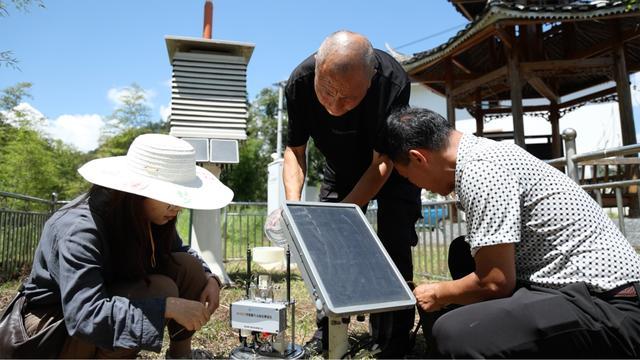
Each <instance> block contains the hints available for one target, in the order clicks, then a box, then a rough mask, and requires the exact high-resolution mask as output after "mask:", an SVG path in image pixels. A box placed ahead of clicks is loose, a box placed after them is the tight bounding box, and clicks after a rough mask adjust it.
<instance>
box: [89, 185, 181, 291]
mask: <svg viewBox="0 0 640 360" xmlns="http://www.w3.org/2000/svg"><path fill="white" fill-rule="evenodd" d="M103 192H106V193H107V194H108V196H107V198H106V201H105V202H104V203H103V204H104V208H103V209H100V210H101V211H100V212H101V213H102V214H103V216H104V221H105V224H104V226H105V234H106V235H107V237H108V239H107V243H108V244H109V245H110V247H111V249H110V250H111V251H110V252H111V259H110V260H109V261H111V265H112V269H113V271H114V280H115V281H123V280H124V281H137V280H141V279H144V280H145V281H148V280H147V275H148V274H149V273H150V272H153V268H152V266H151V256H152V248H151V241H152V237H151V236H152V235H151V234H150V233H149V230H151V232H152V234H153V239H154V240H155V259H156V261H157V265H156V266H162V264H163V263H165V262H166V261H169V259H171V248H172V245H173V244H174V242H175V241H176V237H177V232H176V219H175V218H174V219H172V220H171V221H169V222H167V223H166V224H164V225H154V224H150V225H149V221H148V220H147V219H146V218H145V217H144V207H143V201H144V200H145V197H143V196H140V195H136V194H131V193H127V192H123V191H118V190H113V189H108V188H104V187H102V186H99V185H93V186H92V187H91V189H90V190H89V193H88V196H89V198H91V197H93V196H96V195H97V194H98V193H103Z"/></svg>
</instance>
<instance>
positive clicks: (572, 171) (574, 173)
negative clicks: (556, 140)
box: [562, 128, 580, 183]
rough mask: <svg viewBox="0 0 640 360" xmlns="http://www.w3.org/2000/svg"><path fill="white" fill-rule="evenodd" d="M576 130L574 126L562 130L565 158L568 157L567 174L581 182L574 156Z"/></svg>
mask: <svg viewBox="0 0 640 360" xmlns="http://www.w3.org/2000/svg"><path fill="white" fill-rule="evenodd" d="M576 136H577V134H576V131H575V130H574V129H572V128H568V129H565V130H564V131H563V132H562V138H563V139H564V148H565V158H566V159H567V176H569V177H570V178H571V179H573V181H575V182H576V183H580V179H578V167H577V166H576V163H575V160H574V158H573V157H574V156H575V155H576Z"/></svg>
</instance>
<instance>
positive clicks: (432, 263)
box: [0, 130, 640, 280]
mask: <svg viewBox="0 0 640 360" xmlns="http://www.w3.org/2000/svg"><path fill="white" fill-rule="evenodd" d="M572 135H573V136H572ZM563 137H564V140H565V148H566V149H567V150H566V154H567V156H566V157H564V158H559V159H553V160H550V161H548V163H549V164H551V165H554V166H557V167H565V166H566V168H567V170H566V171H567V173H568V175H569V176H570V177H571V178H573V179H574V180H576V181H578V175H577V173H578V167H579V163H580V162H581V161H588V160H592V159H604V158H608V157H611V156H624V155H630V154H637V153H638V152H640V145H638V144H635V145H629V146H623V147H618V148H613V149H607V150H600V151H595V152H589V153H584V154H579V155H577V154H576V153H575V142H572V140H574V139H575V132H573V133H572V132H571V131H567V130H565V132H564V133H563ZM638 185H640V179H629V180H624V181H617V182H608V183H600V184H589V185H583V188H584V189H585V190H586V191H588V192H591V193H592V194H593V196H594V198H595V199H596V201H598V202H599V203H600V205H601V206H602V201H601V196H600V194H601V192H602V190H603V189H613V190H614V191H615V194H616V203H617V214H614V215H612V217H614V218H615V217H616V216H617V222H618V226H619V228H620V230H621V231H622V233H623V234H624V235H625V236H626V237H627V238H628V239H629V240H630V241H631V243H632V244H633V245H634V246H635V247H636V248H637V249H640V219H627V218H626V216H625V215H626V214H625V207H624V206H623V202H622V196H621V189H623V188H627V187H630V186H637V187H639V188H640V186H638ZM638 193H639V195H638V208H640V191H639V192H638ZM62 203H63V202H59V201H56V199H55V197H54V198H52V199H51V200H44V199H38V198H33V197H29V196H24V195H17V194H11V193H5V192H0V280H3V279H6V278H8V277H14V276H17V275H19V274H20V273H24V272H25V269H27V270H28V268H29V267H30V266H31V262H32V260H33V253H34V251H35V248H36V245H37V242H38V239H39V237H40V233H41V231H42V227H43V225H44V222H45V221H46V219H47V218H48V217H49V216H50V214H51V212H52V211H53V210H54V209H55V208H56V207H57V206H58V205H60V204H62ZM422 214H423V219H420V220H419V221H418V222H417V223H416V232H417V234H418V244H417V246H415V247H414V248H413V263H414V272H415V273H416V274H420V275H424V276H428V277H433V278H446V277H448V276H449V275H448V268H447V256H448V247H449V244H450V243H451V241H452V240H453V239H455V238H456V237H458V236H461V235H464V234H465V233H466V225H465V224H464V222H465V215H464V213H463V212H461V211H459V210H458V209H457V208H456V206H455V202H454V201H453V200H447V201H435V202H427V203H424V204H423V205H422ZM376 215H377V209H376V207H375V205H372V206H370V208H369V209H368V211H367V213H366V216H367V219H368V220H369V222H370V223H371V224H372V226H373V228H374V229H376V228H377V224H376ZM221 216H222V219H221V220H222V221H221V226H222V229H221V233H222V240H223V259H224V261H225V262H229V261H238V260H240V261H244V260H245V259H246V254H247V249H248V248H252V247H256V246H269V245H270V243H269V241H268V240H267V239H266V237H265V236H264V233H263V227H264V222H265V219H266V216H267V203H266V202H252V203H247V202H234V203H231V204H229V205H228V206H227V207H225V208H224V209H222V211H221ZM629 224H633V225H634V226H635V227H636V229H635V232H634V229H629V228H630V226H629Z"/></svg>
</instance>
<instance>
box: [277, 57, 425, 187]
mask: <svg viewBox="0 0 640 360" xmlns="http://www.w3.org/2000/svg"><path fill="white" fill-rule="evenodd" d="M375 57H376V60H377V65H376V74H375V75H374V77H373V79H372V81H371V86H370V87H369V90H368V91H367V94H366V95H365V97H364V99H363V100H362V101H361V102H360V104H358V106H356V107H355V108H354V109H352V110H350V111H349V112H347V113H346V114H344V115H342V116H338V117H336V116H333V115H331V114H329V113H328V112H327V110H326V109H325V108H324V107H323V106H322V104H320V102H319V101H318V97H317V96H316V93H315V90H314V77H315V54H314V55H311V56H309V57H308V58H307V59H305V60H304V61H303V62H302V63H301V64H300V65H298V67H296V68H295V69H294V70H293V72H292V73H291V76H290V77H289V80H288V82H287V86H286V91H285V94H286V98H287V108H288V114H289V129H288V136H287V139H288V140H287V145H288V146H292V147H295V146H301V145H305V144H306V143H307V141H308V140H309V137H311V138H313V141H314V143H315V145H316V146H317V147H318V149H319V150H320V152H322V154H323V155H324V157H325V159H326V166H325V171H324V178H325V183H327V184H329V185H330V186H332V187H333V188H334V189H335V190H336V191H337V192H338V193H339V194H340V197H341V198H342V197H344V196H346V195H347V194H348V193H349V192H350V191H351V190H352V189H353V187H354V186H355V184H356V183H357V182H358V180H359V179H360V177H361V176H362V174H363V173H364V172H365V171H366V169H367V168H368V167H369V165H370V164H371V161H372V154H373V150H376V151H377V152H384V146H385V143H384V133H385V130H386V118H387V116H388V115H389V114H390V112H391V111H392V110H393V109H394V108H395V107H398V106H402V105H408V103H409V95H410V91H411V82H410V81H409V77H408V76H407V74H406V72H405V71H404V69H403V68H402V66H401V65H400V64H399V63H398V62H397V61H395V60H394V59H393V58H392V57H391V56H390V55H389V54H387V53H385V52H384V51H381V50H378V49H375ZM396 183H400V184H401V185H402V186H401V187H403V188H409V189H413V190H411V193H412V194H413V193H415V191H414V190H415V187H413V185H411V184H410V183H409V182H408V181H406V180H405V179H404V178H402V177H400V176H399V175H398V174H397V173H396V172H395V171H394V172H393V174H392V176H391V178H390V179H389V181H388V182H387V185H391V184H396ZM387 185H385V187H389V186H387ZM385 191H386V189H385ZM394 192H396V191H394Z"/></svg>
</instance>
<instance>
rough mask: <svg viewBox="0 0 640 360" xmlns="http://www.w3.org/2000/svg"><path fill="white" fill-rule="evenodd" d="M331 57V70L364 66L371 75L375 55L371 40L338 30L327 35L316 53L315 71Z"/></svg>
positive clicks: (347, 31)
mask: <svg viewBox="0 0 640 360" xmlns="http://www.w3.org/2000/svg"><path fill="white" fill-rule="evenodd" d="M329 59H331V60H332V62H331V65H332V70H334V71H338V72H341V73H342V72H347V71H352V70H353V69H354V68H356V67H360V66H362V67H364V69H365V70H368V72H369V73H371V75H372V76H373V73H374V71H375V67H376V57H375V53H374V51H373V46H372V45H371V42H369V40H368V39H367V38H366V37H364V36H363V35H361V34H358V33H355V32H352V31H349V30H339V31H336V32H334V33H333V34H331V35H329V36H327V37H326V38H325V39H324V41H323V42H322V44H321V45H320V48H319V49H318V52H317V53H316V71H318V69H319V68H320V67H321V66H322V65H324V64H325V62H326V61H327V60H329Z"/></svg>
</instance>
